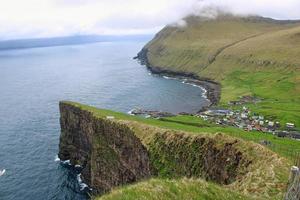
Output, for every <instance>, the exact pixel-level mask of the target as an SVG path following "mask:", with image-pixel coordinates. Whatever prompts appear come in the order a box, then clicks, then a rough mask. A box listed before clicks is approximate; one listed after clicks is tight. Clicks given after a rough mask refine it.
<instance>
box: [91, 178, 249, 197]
mask: <svg viewBox="0 0 300 200" xmlns="http://www.w3.org/2000/svg"><path fill="white" fill-rule="evenodd" d="M129 199H143V200H158V199H159V200H183V199H189V200H196V199H197V200H208V199H212V200H224V199H226V200H251V199H253V198H251V197H248V196H245V195H242V194H239V193H237V192H234V191H230V190H228V189H225V188H222V187H220V186H218V185H216V184H213V183H208V182H205V181H203V180H199V179H198V180H193V179H179V180H168V179H151V180H149V181H144V182H141V183H137V184H135V185H131V186H126V187H123V188H119V189H115V190H113V191H112V192H111V193H109V194H107V195H104V196H102V197H98V198H96V200H129Z"/></svg>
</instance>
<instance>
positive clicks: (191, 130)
mask: <svg viewBox="0 0 300 200" xmlns="http://www.w3.org/2000/svg"><path fill="white" fill-rule="evenodd" d="M64 103H65V104H66V105H72V106H75V107H77V108H80V109H81V110H83V111H88V112H89V113H91V114H92V115H93V116H95V117H96V118H100V119H106V118H107V116H113V117H114V119H113V122H117V123H119V124H123V125H125V126H128V127H130V130H133V131H134V133H135V135H136V136H137V137H138V138H140V140H141V142H142V143H143V144H144V145H145V146H146V147H147V150H148V152H149V154H150V155H153V157H151V159H153V160H152V161H153V163H154V166H153V167H155V168H156V169H159V171H158V173H157V176H154V177H153V178H152V179H148V180H144V181H142V182H137V183H134V184H132V185H125V186H124V187H120V188H114V189H113V190H112V191H111V192H110V193H108V194H106V195H104V196H98V197H95V198H96V199H99V200H101V199H145V200H148V199H149V200H151V199H176V198H177V199H229V200H230V199H252V198H254V199H282V196H283V194H284V192H285V190H286V183H287V180H288V176H289V168H290V166H291V165H292V162H293V157H291V156H293V155H292V154H291V153H292V152H289V151H287V150H291V149H293V148H295V149H297V146H298V149H297V150H299V143H298V141H296V140H290V139H278V138H277V137H276V136H272V135H268V134H260V133H256V132H253V133H249V132H246V131H243V130H240V129H234V128H223V127H221V126H216V125H214V124H209V123H207V122H206V121H203V120H202V119H200V118H197V117H193V116H177V117H170V118H163V119H145V118H140V117H136V116H130V115H126V114H122V113H118V112H113V111H109V110H102V109H97V108H94V107H90V106H86V105H82V104H78V103H73V102H64ZM232 136H234V137H232ZM239 138H240V139H241V140H240V139H239ZM261 140H268V141H271V142H272V144H274V146H272V147H271V146H266V147H269V148H270V149H271V150H272V151H270V150H268V149H267V148H266V147H264V146H262V145H258V144H256V143H259V142H260V141H261ZM197 141H207V142H204V143H203V144H205V145H201V148H199V147H200V146H198V147H197V144H198V142H197ZM251 141H253V142H251ZM201 143H202V142H201ZM228 144H230V145H228ZM164 147H167V148H164ZM206 147H209V148H207V149H206ZM273 147H276V148H273ZM230 148H233V149H237V150H238V151H239V152H240V153H241V155H242V157H241V160H242V159H246V160H248V161H250V162H247V163H249V164H250V165H248V164H241V165H240V167H239V170H237V171H236V172H237V173H238V175H237V176H236V181H233V182H231V183H230V184H222V183H220V182H218V181H216V179H209V178H207V177H206V178H205V176H204V177H203V178H205V179H206V180H210V181H213V182H206V181H204V180H203V179H202V176H200V177H199V176H197V174H198V172H201V171H202V170H204V168H203V167H201V162H200V161H201V160H202V158H201V155H202V153H199V152H205V151H206V150H208V151H207V152H210V151H212V152H217V151H218V149H219V150H221V149H230ZM205 149H206V150H205ZM233 149H232V150H233ZM225 151H226V150H225ZM274 152H276V153H274ZM228 153H229V152H228ZM209 155H210V156H212V157H214V155H217V154H209ZM209 155H208V156H207V157H206V158H208V157H209ZM230 155H231V154H230V153H229V154H227V156H226V157H225V158H229V157H230ZM234 155H236V153H234V152H233V154H232V156H234ZM183 158H184V160H182V159H183ZM218 160H219V159H216V161H218ZM225 160H226V159H225ZM226 162H228V161H226ZM243 163H244V162H243ZM191 164H192V166H191ZM222 166H223V165H222ZM213 168H214V167H213V166H212V167H211V168H209V169H213ZM214 169H216V168H214ZM218 169H221V170H222V169H227V170H229V171H232V172H233V171H235V170H234V169H235V168H231V167H230V168H226V167H224V168H222V167H218ZM181 173H183V174H181ZM185 173H186V174H188V173H192V174H191V175H189V176H184V174H185ZM200 174H201V173H200ZM185 177H188V178H185Z"/></svg>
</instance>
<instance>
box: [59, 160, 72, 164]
mask: <svg viewBox="0 0 300 200" xmlns="http://www.w3.org/2000/svg"><path fill="white" fill-rule="evenodd" d="M60 162H61V163H62V164H64V165H71V161H70V160H61V161H60Z"/></svg>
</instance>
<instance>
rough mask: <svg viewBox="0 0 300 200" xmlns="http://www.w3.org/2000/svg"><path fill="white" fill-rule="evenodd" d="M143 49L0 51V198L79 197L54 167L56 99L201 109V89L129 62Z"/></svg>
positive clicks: (72, 178) (72, 179)
mask: <svg viewBox="0 0 300 200" xmlns="http://www.w3.org/2000/svg"><path fill="white" fill-rule="evenodd" d="M143 45H144V43H142V42H116V43H95V44H87V45H78V46H61V47H49V48H36V49H23V50H11V51H0V169H2V168H5V169H6V170H7V171H6V174H5V175H4V176H2V177H0V199H1V200H2V199H3V200H27V199H28V200H36V199H37V200H39V199H41V200H47V199H75V200H76V199H86V197H85V195H84V193H82V192H80V189H79V185H78V183H77V181H76V174H75V173H73V172H72V170H69V169H67V168H66V167H63V166H61V165H60V164H59V162H55V157H56V154H57V152H58V142H59V135H60V127H59V112H58V102H59V101H60V100H72V101H78V102H81V103H85V104H90V105H94V106H97V107H101V108H108V109H113V110H117V111H121V112H128V111H129V110H131V109H132V108H134V107H141V108H146V109H154V110H163V111H169V112H175V113H176V112H182V111H185V112H191V111H197V110H199V109H200V108H201V107H202V106H204V105H206V104H207V101H206V100H205V99H204V98H203V97H202V93H203V91H202V90H201V89H199V88H197V87H193V86H190V85H186V84H182V83H181V82H180V81H177V80H167V79H164V78H161V77H158V76H152V75H149V72H148V71H147V70H146V69H145V67H143V66H140V65H139V64H138V63H137V62H136V61H135V60H133V59H132V57H133V56H135V55H136V53H137V52H138V51H139V50H140V49H141V48H142V46H143Z"/></svg>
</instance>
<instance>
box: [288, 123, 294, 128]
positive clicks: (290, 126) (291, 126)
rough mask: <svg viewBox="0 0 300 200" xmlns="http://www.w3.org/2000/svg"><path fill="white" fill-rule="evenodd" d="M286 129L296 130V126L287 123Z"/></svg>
mask: <svg viewBox="0 0 300 200" xmlns="http://www.w3.org/2000/svg"><path fill="white" fill-rule="evenodd" d="M286 127H287V128H288V129H293V128H295V124H293V123H286Z"/></svg>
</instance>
